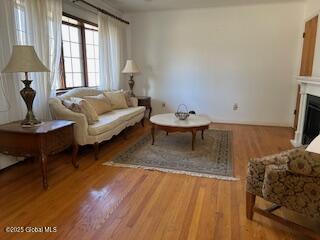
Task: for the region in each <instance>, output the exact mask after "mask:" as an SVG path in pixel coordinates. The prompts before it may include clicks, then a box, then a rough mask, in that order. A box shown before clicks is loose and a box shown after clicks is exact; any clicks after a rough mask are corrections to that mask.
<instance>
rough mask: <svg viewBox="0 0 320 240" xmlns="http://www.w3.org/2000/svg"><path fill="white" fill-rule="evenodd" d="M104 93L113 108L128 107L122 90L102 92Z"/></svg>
mask: <svg viewBox="0 0 320 240" xmlns="http://www.w3.org/2000/svg"><path fill="white" fill-rule="evenodd" d="M104 95H105V96H106V97H107V98H108V99H109V100H110V102H111V105H112V108H113V109H122V108H128V105H127V102H126V97H125V95H124V93H123V92H122V91H116V92H104Z"/></svg>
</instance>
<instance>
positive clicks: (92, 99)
mask: <svg viewBox="0 0 320 240" xmlns="http://www.w3.org/2000/svg"><path fill="white" fill-rule="evenodd" d="M83 98H84V99H85V100H87V101H88V102H89V103H90V104H91V105H92V107H93V108H94V110H95V111H96V113H97V114H98V115H101V114H104V113H106V112H111V111H112V106H111V102H110V100H109V99H108V98H107V97H106V96H105V95H103V94H102V93H101V94H99V95H98V96H86V97H83Z"/></svg>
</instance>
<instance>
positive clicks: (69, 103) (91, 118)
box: [63, 97, 99, 125]
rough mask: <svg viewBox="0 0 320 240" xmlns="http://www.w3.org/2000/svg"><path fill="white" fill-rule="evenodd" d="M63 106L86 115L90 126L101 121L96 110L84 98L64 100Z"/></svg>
mask: <svg viewBox="0 0 320 240" xmlns="http://www.w3.org/2000/svg"><path fill="white" fill-rule="evenodd" d="M63 105H65V106H66V107H67V108H68V109H70V110H71V111H73V112H77V113H82V114H84V115H85V116H86V118H87V121H88V124H90V125H92V124H94V123H96V122H97V121H99V117H98V115H97V113H96V111H95V110H94V108H93V107H92V106H91V105H90V104H89V103H88V102H87V101H86V100H84V99H82V98H76V97H72V98H70V100H64V101H63Z"/></svg>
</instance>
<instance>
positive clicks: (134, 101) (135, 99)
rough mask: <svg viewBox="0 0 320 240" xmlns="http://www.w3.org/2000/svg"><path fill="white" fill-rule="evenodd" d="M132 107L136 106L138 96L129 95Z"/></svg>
mask: <svg viewBox="0 0 320 240" xmlns="http://www.w3.org/2000/svg"><path fill="white" fill-rule="evenodd" d="M130 100H131V102H132V105H133V107H138V98H136V97H130Z"/></svg>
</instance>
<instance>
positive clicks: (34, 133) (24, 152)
mask: <svg viewBox="0 0 320 240" xmlns="http://www.w3.org/2000/svg"><path fill="white" fill-rule="evenodd" d="M73 124H74V122H71V121H63V120H55V121H48V122H44V123H42V124H41V125H40V126H37V127H32V128H23V127H21V125H20V122H11V123H7V124H4V125H0V153H3V154H8V155H12V156H23V157H31V156H32V157H36V158H38V159H39V160H40V163H41V170H42V183H43V188H44V189H47V188H48V180H47V159H48V155H51V154H56V153H58V152H61V151H63V150H65V149H67V148H68V147H70V146H72V147H73V154H72V164H73V166H74V167H75V168H78V167H79V164H78V162H77V160H76V156H77V152H78V145H77V143H76V142H75V140H74V135H73Z"/></svg>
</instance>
